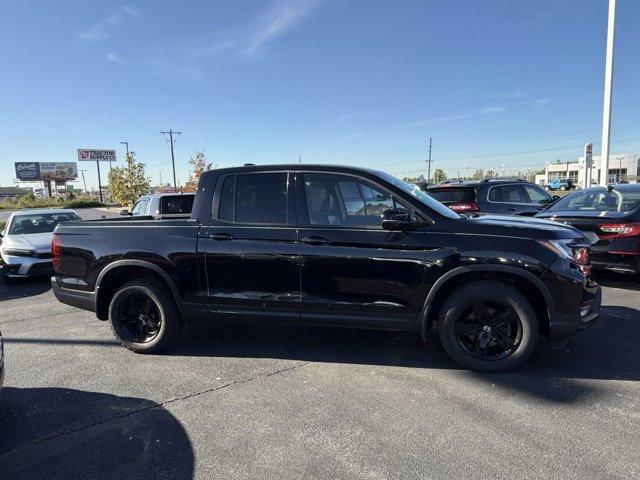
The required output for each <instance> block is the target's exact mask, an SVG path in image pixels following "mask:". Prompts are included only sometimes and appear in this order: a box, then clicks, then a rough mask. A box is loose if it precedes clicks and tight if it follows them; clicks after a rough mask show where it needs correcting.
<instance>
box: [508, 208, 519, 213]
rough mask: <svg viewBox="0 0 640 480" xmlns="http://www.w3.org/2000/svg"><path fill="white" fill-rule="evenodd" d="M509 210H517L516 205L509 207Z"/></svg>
mask: <svg viewBox="0 0 640 480" xmlns="http://www.w3.org/2000/svg"><path fill="white" fill-rule="evenodd" d="M507 210H509V211H510V212H515V211H516V210H517V208H516V207H509V208H507Z"/></svg>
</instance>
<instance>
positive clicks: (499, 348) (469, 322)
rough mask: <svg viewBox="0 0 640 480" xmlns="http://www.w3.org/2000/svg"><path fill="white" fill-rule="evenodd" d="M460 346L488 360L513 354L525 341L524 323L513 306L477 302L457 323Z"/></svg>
mask: <svg viewBox="0 0 640 480" xmlns="http://www.w3.org/2000/svg"><path fill="white" fill-rule="evenodd" d="M454 329H455V336H456V341H457V342H458V345H460V347H461V348H462V349H463V350H464V351H465V352H466V353H468V354H469V355H472V356H473V357H475V358H478V359H480V360H485V361H492V360H501V359H503V358H506V357H508V356H509V355H511V354H512V353H513V352H514V351H516V349H517V348H518V345H519V344H520V341H521V340H522V324H521V322H520V319H519V318H518V315H517V314H516V313H515V311H514V310H513V308H511V306H509V305H503V304H501V303H499V302H477V303H474V304H473V305H471V306H470V307H467V308H466V309H465V310H464V311H463V312H462V314H461V315H460V316H459V317H458V319H457V321H456V323H455V327H454Z"/></svg>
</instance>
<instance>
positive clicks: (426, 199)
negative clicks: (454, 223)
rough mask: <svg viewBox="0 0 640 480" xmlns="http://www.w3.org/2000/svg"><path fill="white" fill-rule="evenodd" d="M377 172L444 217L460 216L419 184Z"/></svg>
mask: <svg viewBox="0 0 640 480" xmlns="http://www.w3.org/2000/svg"><path fill="white" fill-rule="evenodd" d="M375 173H376V175H378V176H379V177H381V178H382V179H383V180H386V181H387V182H389V183H391V184H392V185H394V186H396V187H398V188H399V189H400V190H403V191H405V192H407V193H408V194H410V195H412V196H413V197H415V198H417V199H418V200H420V201H421V202H422V203H424V204H425V205H426V206H427V207H429V208H430V209H432V210H435V211H436V212H437V213H439V214H440V215H442V216H443V217H447V218H460V215H458V214H457V213H456V212H454V211H453V210H451V209H450V208H448V207H445V206H444V205H443V204H441V203H440V202H438V201H437V200H436V199H435V198H433V197H430V196H429V195H427V194H426V193H424V192H423V191H422V190H420V188H419V187H418V186H417V185H412V184H410V183H407V182H403V181H402V180H400V179H399V178H396V177H394V176H393V175H389V174H388V173H385V172H375Z"/></svg>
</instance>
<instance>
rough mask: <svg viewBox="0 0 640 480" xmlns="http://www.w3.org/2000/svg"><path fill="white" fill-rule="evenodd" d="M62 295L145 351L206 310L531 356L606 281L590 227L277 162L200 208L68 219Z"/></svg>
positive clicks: (477, 360) (244, 172)
mask: <svg viewBox="0 0 640 480" xmlns="http://www.w3.org/2000/svg"><path fill="white" fill-rule="evenodd" d="M52 251H53V261H54V266H55V270H56V274H55V277H53V278H52V288H53V292H54V294H55V296H56V297H57V298H58V300H60V301H61V302H63V303H66V304H69V305H73V306H76V307H80V308H83V309H86V310H90V311H93V312H95V313H96V316H97V317H98V318H99V319H101V320H109V321H110V322H111V327H112V330H113V332H114V334H115V336H116V338H117V339H118V340H119V342H120V343H121V344H122V345H123V346H125V347H126V348H128V349H130V350H133V351H134V352H139V353H152V352H157V351H159V350H161V349H163V348H165V347H167V346H168V345H169V344H170V343H171V342H172V341H173V340H174V338H175V337H176V335H177V334H178V332H179V330H180V328H181V326H182V325H183V324H187V323H189V322H191V321H195V320H205V321H213V322H215V321H218V320H220V319H227V320H235V321H242V320H258V321H260V322H267V321H285V322H287V321H288V322H294V323H301V324H304V325H333V326H338V327H361V328H379V329H388V330H406V331H414V332H416V333H419V335H421V336H422V338H426V333H427V331H428V330H429V329H431V328H435V327H437V329H438V335H439V338H440V341H441V343H442V345H443V346H444V349H445V350H446V352H447V353H448V354H449V355H450V356H451V358H453V359H454V360H455V361H456V362H458V363H459V364H460V365H462V366H464V367H466V368H472V369H475V370H480V371H501V370H506V369H510V368H514V367H517V366H519V365H521V364H522V363H524V362H525V361H526V360H527V359H528V358H529V357H530V356H531V354H532V353H533V351H534V350H535V348H536V343H537V341H538V337H539V335H540V334H542V335H546V336H547V337H549V338H550V339H551V340H561V339H564V338H566V337H568V336H570V335H573V334H575V333H577V332H578V331H580V330H582V329H583V328H585V327H587V326H589V325H590V324H592V323H593V322H595V321H596V320H597V319H598V316H599V312H600V295H601V294H600V288H599V287H598V285H597V284H595V283H594V282H592V281H591V280H590V278H589V268H590V267H589V250H588V247H587V246H585V239H584V237H583V235H582V234H581V233H580V232H579V231H578V230H576V229H574V228H570V227H563V226H560V225H556V224H553V223H552V222H546V221H540V220H535V219H530V218H527V219H524V218H517V217H506V216H490V215H484V216H478V217H467V216H465V217H461V216H460V215H458V214H457V213H455V212H454V211H452V210H450V209H449V208H446V207H445V206H443V205H442V204H441V203H439V202H438V201H436V200H435V199H434V198H433V197H430V196H429V195H426V194H425V193H424V192H422V191H421V190H420V189H419V188H418V187H416V186H415V185H410V184H407V183H405V182H403V181H401V180H399V179H397V178H395V177H393V176H391V175H388V174H386V173H383V172H378V171H374V170H368V169H360V168H352V167H344V166H326V165H299V164H296V165H270V166H260V167H258V166H248V167H236V168H226V169H215V170H211V171H208V172H205V173H204V174H203V175H202V177H201V178H200V183H199V186H198V190H197V193H196V200H195V203H194V208H193V211H192V212H191V217H190V218H189V219H166V220H158V219H149V220H147V219H143V220H139V219H126V218H125V219H116V220H98V221H88V222H75V223H72V224H61V225H59V226H58V228H57V230H56V231H55V233H54V239H53V244H52Z"/></svg>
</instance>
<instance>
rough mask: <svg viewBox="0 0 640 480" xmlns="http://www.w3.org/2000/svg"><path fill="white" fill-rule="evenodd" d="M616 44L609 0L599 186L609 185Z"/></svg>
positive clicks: (613, 7)
mask: <svg viewBox="0 0 640 480" xmlns="http://www.w3.org/2000/svg"><path fill="white" fill-rule="evenodd" d="M615 43H616V0H609V22H608V26H607V56H606V60H605V70H604V104H603V108H602V145H601V147H600V185H602V186H603V187H606V186H607V185H608V183H609V140H610V136H611V97H612V96H613V54H614V47H615Z"/></svg>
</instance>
